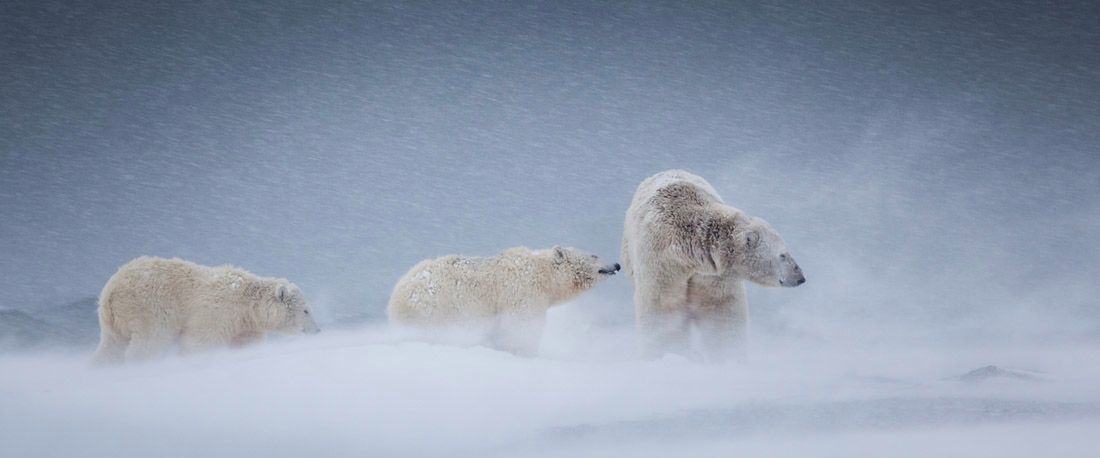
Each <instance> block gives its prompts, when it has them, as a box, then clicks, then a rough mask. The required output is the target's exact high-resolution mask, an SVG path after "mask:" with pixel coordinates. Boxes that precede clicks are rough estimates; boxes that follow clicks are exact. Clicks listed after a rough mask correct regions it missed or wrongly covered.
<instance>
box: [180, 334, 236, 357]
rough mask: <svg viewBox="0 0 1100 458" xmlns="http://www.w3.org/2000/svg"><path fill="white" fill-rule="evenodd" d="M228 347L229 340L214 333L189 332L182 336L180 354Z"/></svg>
mask: <svg viewBox="0 0 1100 458" xmlns="http://www.w3.org/2000/svg"><path fill="white" fill-rule="evenodd" d="M228 345H229V339H225V338H223V337H221V336H219V335H217V334H214V333H212V332H189V333H186V334H184V335H182V336H180V353H182V354H185V355H188V354H192V353H198V352H202V351H206V350H211V349H214V348H218V347H225V346H228Z"/></svg>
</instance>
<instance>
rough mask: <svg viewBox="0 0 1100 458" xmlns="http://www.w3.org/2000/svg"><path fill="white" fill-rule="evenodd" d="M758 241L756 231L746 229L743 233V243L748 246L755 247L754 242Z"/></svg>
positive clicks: (758, 236)
mask: <svg viewBox="0 0 1100 458" xmlns="http://www.w3.org/2000/svg"><path fill="white" fill-rule="evenodd" d="M758 243H760V233H759V232H756V231H748V232H746V233H745V244H746V245H748V247H749V248H755V247H756V244H758Z"/></svg>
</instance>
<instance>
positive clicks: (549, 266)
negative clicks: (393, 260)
mask: <svg viewBox="0 0 1100 458" xmlns="http://www.w3.org/2000/svg"><path fill="white" fill-rule="evenodd" d="M618 270H619V264H617V263H614V264H605V263H603V262H601V261H600V259H599V258H598V257H596V256H595V255H591V254H588V253H585V252H582V251H580V250H576V249H573V248H562V247H557V246H556V247H554V248H552V249H549V250H538V251H533V250H530V249H528V248H525V247H517V248H511V249H508V250H506V251H504V252H502V253H500V254H499V255H497V256H492V257H485V258H479V257H463V256H455V255H451V256H444V257H441V258H438V259H433V260H427V261H422V262H420V263H419V264H417V265H415V266H413V268H412V269H411V270H409V271H408V273H406V274H405V275H404V276H403V277H402V278H401V280H399V281H398V282H397V285H396V286H395V287H394V289H393V294H392V295H391V296H390V303H389V308H388V312H389V320H390V324H391V325H394V326H395V327H397V328H402V329H413V330H416V331H418V332H422V331H431V332H432V333H433V334H434V335H433V336H431V337H437V338H438V337H440V334H441V333H442V334H448V333H461V334H464V337H466V338H472V340H473V341H474V342H476V343H481V344H488V345H489V346H492V347H495V348H498V349H501V350H506V351H510V352H512V353H515V354H518V355H524V356H530V355H534V354H535V353H536V352H537V351H538V345H539V340H540V338H541V337H542V330H543V327H544V326H545V323H546V311H547V310H548V309H549V308H550V306H553V305H556V304H560V303H562V302H565V301H568V300H569V299H572V298H574V297H576V296H577V295H579V294H581V293H583V292H585V291H587V290H589V289H590V288H592V287H593V286H595V285H596V284H597V283H599V282H600V281H601V280H603V279H605V278H607V277H609V276H611V275H614V274H615V272H617V271H618ZM470 334H472V335H470ZM426 337H427V336H426ZM447 337H448V338H454V337H455V336H454V335H450V334H448V336H447Z"/></svg>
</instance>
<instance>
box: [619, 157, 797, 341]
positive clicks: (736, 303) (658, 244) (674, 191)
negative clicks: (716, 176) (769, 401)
mask: <svg viewBox="0 0 1100 458" xmlns="http://www.w3.org/2000/svg"><path fill="white" fill-rule="evenodd" d="M622 261H623V271H624V272H626V275H627V277H628V278H630V279H631V280H632V281H633V283H634V309H635V318H636V324H637V330H638V334H639V338H640V341H641V345H642V353H643V356H645V357H649V358H656V357H659V356H661V355H662V354H664V353H665V352H675V353H681V354H688V355H691V354H692V352H691V348H690V347H691V339H690V328H691V327H692V326H693V325H694V326H695V327H696V329H697V330H698V331H699V334H700V337H701V338H702V339H701V340H702V344H703V346H704V349H703V350H704V352H703V353H704V354H703V356H704V358H705V359H708V360H712V361H720V360H723V359H725V358H726V357H727V353H729V352H730V351H733V352H735V355H736V356H738V357H739V358H740V359H743V358H744V357H745V337H746V331H747V324H748V304H747V303H746V302H745V287H744V281H745V280H748V281H751V282H753V283H756V284H758V285H761V286H785V287H794V286H798V285H801V284H802V283H804V282H805V281H806V277H805V276H803V274H802V268H801V267H799V266H798V263H796V262H795V260H794V257H792V256H791V254H790V251H789V250H788V249H787V244H786V243H784V241H783V239H782V238H781V237H780V236H779V233H778V232H776V231H775V229H773V228H772V227H771V226H770V225H769V224H768V223H767V222H766V221H764V220H762V219H760V218H755V217H752V216H749V215H746V214H745V213H743V212H741V211H740V210H738V209H736V208H733V207H730V206H729V205H726V204H725V203H724V202H723V201H722V198H721V197H718V193H717V192H716V191H715V190H714V188H713V187H711V185H710V183H707V181H706V180H704V179H703V178H702V177H699V176H697V175H693V174H691V173H688V172H685V171H683V170H669V171H665V172H661V173H658V174H656V175H653V176H651V177H649V178H647V179H645V180H643V181H642V183H641V184H639V185H638V189H637V191H636V192H635V193H634V199H633V201H632V202H631V204H630V208H629V209H628V210H627V212H626V222H625V225H624V228H623V242H622Z"/></svg>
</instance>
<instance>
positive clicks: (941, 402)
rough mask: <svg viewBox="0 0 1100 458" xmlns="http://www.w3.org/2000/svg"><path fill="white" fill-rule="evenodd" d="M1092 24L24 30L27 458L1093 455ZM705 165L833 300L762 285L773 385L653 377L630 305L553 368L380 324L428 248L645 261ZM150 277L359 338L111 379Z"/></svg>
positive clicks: (52, 11) (15, 45) (878, 20)
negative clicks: (109, 367) (647, 235)
mask: <svg viewBox="0 0 1100 458" xmlns="http://www.w3.org/2000/svg"><path fill="white" fill-rule="evenodd" d="M1096 24H1100V10H1098V9H1097V8H1096V7H1095V6H1093V5H1091V4H1088V3H1087V2H1082V3H1071V2H1063V3H1061V4H1059V5H1054V6H1052V5H1046V4H1040V3H1037V2H1036V3H1031V2H1014V3H1011V4H1006V3H1004V2H978V3H968V4H966V5H958V4H955V3H951V2H936V1H922V2H911V3H909V4H906V5H872V4H867V3H866V2H851V3H850V4H845V3H844V2H841V3H835V4H830V5H820V4H816V3H813V2H763V3H757V4H754V5H734V4H726V3H725V2H691V3H683V2H653V3H645V4H641V5H638V4H623V3H589V2H555V3H553V4H496V5H494V4H490V3H488V2H445V3H444V2H370V3H360V2H338V3H331V4H326V5H323V6H318V5H298V4H296V3H294V2H283V1H275V2H251V1H246V2H221V1H212V2H201V3H195V4H188V5H178V4H174V3H172V2H156V1H153V2H110V3H104V4H97V3H95V2H92V3H87V2H85V3H80V4H72V5H69V4H65V3H64V2H58V3H51V4H40V3H39V2H6V3H4V4H3V5H0V64H2V65H0V66H2V68H3V70H0V216H2V222H0V252H3V253H4V261H3V262H0V287H2V288H3V291H4V294H3V295H2V296H0V374H2V375H0V406H2V408H0V443H2V444H5V445H3V446H0V447H3V448H0V450H6V451H11V452H12V453H14V454H15V455H20V456H45V455H72V454H82V455H106V454H108V453H109V454H111V455H114V456H140V455H149V454H158V455H161V454H167V455H169V456H171V455H175V456H196V455H214V456H229V455H250V454H257V455H259V454H266V455H271V456H295V455H302V454H306V453H311V454H318V455H325V456H342V455H359V456H361V455H363V454H385V455H387V456H401V455H412V456H418V455H419V456H423V455H437V454H442V453H454V454H459V455H517V454H519V455H525V456H538V455H546V456H551V455H554V456H559V455H561V456H564V455H568V456H576V455H586V454H587V455H592V456H600V455H622V454H627V453H629V454H632V455H656V454H667V453H672V452H673V451H674V452H675V453H679V454H684V453H685V452H686V453H687V454H693V455H728V454H730V453H736V452H745V453H752V454H760V453H765V452H768V453H770V454H777V455H787V456H806V455H836V454H842V455H852V454H856V455H859V454H864V455H882V454H891V455H898V454H905V453H908V454H910V455H912V454H915V453H916V451H917V450H920V451H922V452H927V453H925V454H932V453H938V454H961V455H985V454H989V455H992V454H1000V455H1008V456H1025V455H1026V456H1032V455H1037V454H1042V455H1055V454H1056V455H1064V456H1073V455H1081V456H1084V455H1087V454H1088V453H1089V451H1090V450H1093V449H1095V447H1091V448H1090V439H1092V438H1090V437H1089V434H1088V433H1087V432H1088V431H1089V428H1090V427H1095V426H1096V423H1097V421H1098V419H1100V410H1098V409H1100V407H1098V404H1097V403H1098V402H1100V399H1098V398H1100V392H1098V391H1097V390H1096V389H1095V388H1094V387H1095V386H1097V382H1100V372H1098V371H1097V369H1096V368H1097V367H1100V365H1097V363H1098V362H1100V361H1098V358H1100V351H1098V350H1100V347H1098V346H1097V344H1098V343H1100V312H1098V307H1097V305H1098V304H1097V297H1100V290H1098V288H1097V283H1096V279H1097V278H1098V273H1100V261H1098V259H1100V243H1098V241H1100V199H1098V197H1097V196H1100V151H1098V145H1100V104H1097V103H1096V100H1098V99H1100V57H1098V56H1100V28H1098V27H1097V25H1096ZM672 168H679V169H685V170H688V171H691V172H693V173H696V174H699V175H701V176H703V177H704V178H706V179H707V180H708V181H710V183H711V184H712V185H714V187H715V188H716V189H717V191H718V192H719V193H720V194H721V195H722V197H723V198H724V200H725V201H726V202H727V203H728V204H730V205H732V206H734V207H737V208H739V209H741V210H744V211H745V212H747V213H748V214H751V215H754V216H759V217H762V218H764V219H766V220H767V221H769V222H770V223H771V225H772V226H774V227H775V228H776V229H777V230H778V231H779V233H780V234H782V236H783V237H784V238H785V239H786V241H787V244H788V245H789V246H790V247H791V252H792V254H793V255H794V256H795V257H796V258H797V259H798V260H799V263H800V264H801V266H802V268H803V270H804V271H805V272H806V277H807V279H808V282H807V283H806V284H805V285H803V286H801V287H799V288H795V289H783V290H778V289H764V288H759V287H755V286H749V288H748V289H749V292H748V293H749V307H750V314H751V317H752V319H751V323H750V349H749V355H750V358H749V361H748V362H747V363H745V364H735V363H730V364H722V365H716V366H708V365H700V364H697V363H694V362H691V361H688V360H686V359H682V358H678V357H675V356H669V357H666V358H665V359H662V360H659V361H649V362H647V361H640V360H638V359H637V356H636V352H635V342H634V335H633V304H632V287H631V285H630V282H629V281H628V280H627V279H626V278H621V277H617V278H612V279H611V280H609V281H607V282H605V283H604V284H602V285H600V286H598V287H597V288H595V289H594V290H592V291H590V292H588V293H586V294H585V295H583V296H581V297H580V298H579V299H577V300H576V301H574V302H572V303H569V304H566V305H562V306H560V307H556V308H554V309H552V310H551V315H550V322H549V325H548V328H547V330H546V336H545V337H544V339H543V342H542V351H541V354H540V357H538V358H534V359H525V358H518V357H514V356H512V355H509V354H506V353H500V352H496V351H493V350H490V349H487V348H480V347H448V346H439V345H428V344H423V343H418V342H411V341H406V340H403V339H400V338H398V337H396V336H393V335H391V334H390V332H389V330H388V329H387V328H386V326H385V305H386V302H387V300H388V297H389V294H390V291H391V289H392V287H393V284H394V282H396V281H397V279H398V278H399V277H400V276H401V275H402V274H403V273H404V272H405V271H406V270H407V269H408V268H409V267H411V266H412V265H413V264H415V263H416V262H417V261H419V260H422V259H426V258H434V257H437V256H441V255H445V254H452V253H458V254H465V255H472V256H487V255H492V254H495V253H498V252H500V251H502V250H504V249H505V248H508V247H512V246H519V245H525V246H528V247H531V248H546V247H550V246H553V245H563V246H574V247H577V248H580V249H583V250H586V251H590V252H592V253H595V254H598V255H600V256H601V257H603V258H607V259H615V258H617V257H618V256H619V244H620V240H621V235H622V224H623V218H624V212H625V211H626V208H627V206H628V205H629V202H630V198H631V196H632V194H633V192H634V189H635V187H636V186H637V184H638V183H639V182H640V181H641V180H643V179H644V178H646V177H648V176H650V175H652V174H654V173H656V172H659V171H662V170H666V169H672ZM141 255H156V256H165V257H172V256H177V257H181V258H184V259H188V260H191V261H194V262H198V263H201V264H207V265H221V264H233V265H237V266H240V267H243V268H245V269H248V270H250V271H252V272H254V273H256V274H259V275H264V276H275V277H285V278H287V279H290V280H291V281H293V282H295V283H296V284H297V285H298V286H300V287H301V288H302V290H303V292H304V293H305V295H306V298H307V299H308V300H309V302H310V303H311V304H312V306H313V307H314V309H315V310H316V312H317V313H318V315H319V317H320V319H319V322H320V324H321V326H322V327H324V328H325V329H326V332H325V333H323V334H322V335H320V336H316V337H311V338H307V337H301V338H274V339H270V340H269V341H268V342H266V343H265V344H263V345H260V346H257V347H254V348H248V349H244V350H240V351H225V352H215V353H214V354H210V355H200V356H194V357H188V358H172V359H167V360H165V361H161V362H156V363H152V364H148V365H143V366H139V367H134V368H125V369H119V370H113V371H91V370H89V369H87V367H86V363H87V360H88V358H89V357H90V354H91V352H92V351H93V349H94V346H95V342H96V339H97V337H98V324H97V322H96V320H95V300H94V298H95V297H96V296H97V295H98V293H99V291H100V289H101V288H102V287H103V285H104V283H105V282H106V281H107V279H108V278H109V277H110V276H111V275H112V274H113V273H114V271H115V270H116V269H117V268H118V267H119V266H121V265H122V264H123V263H125V262H126V261H128V260H130V259H132V258H134V257H137V256H141ZM987 366H996V368H997V369H998V370H999V371H1000V372H998V371H988V372H985V373H984V374H986V375H988V377H985V376H982V377H978V380H975V379H974V378H966V377H962V376H964V375H965V374H968V373H971V371H974V370H976V369H980V368H984V367H987ZM979 374H983V373H982V372H979ZM960 377H962V378H960ZM62 436H63V437H66V438H67V440H64V441H59V440H57V438H58V437H62ZM106 437H112V438H116V439H111V440H107V439H105V438H106ZM928 443H934V444H936V445H935V447H936V448H935V449H931V450H930V449H926V448H923V447H924V446H926V444H928ZM918 444H920V446H919V447H918V446H917V445H918ZM166 450H170V452H166Z"/></svg>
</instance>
